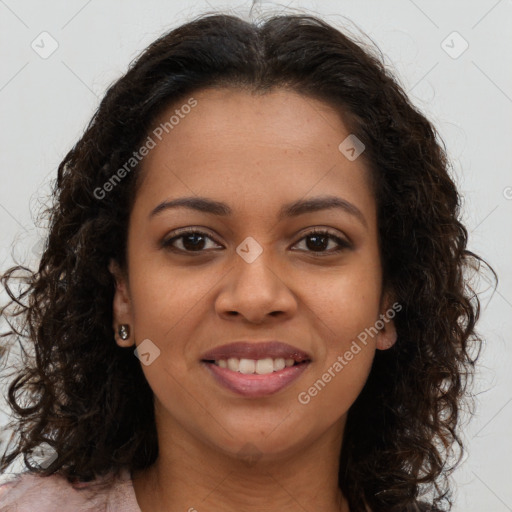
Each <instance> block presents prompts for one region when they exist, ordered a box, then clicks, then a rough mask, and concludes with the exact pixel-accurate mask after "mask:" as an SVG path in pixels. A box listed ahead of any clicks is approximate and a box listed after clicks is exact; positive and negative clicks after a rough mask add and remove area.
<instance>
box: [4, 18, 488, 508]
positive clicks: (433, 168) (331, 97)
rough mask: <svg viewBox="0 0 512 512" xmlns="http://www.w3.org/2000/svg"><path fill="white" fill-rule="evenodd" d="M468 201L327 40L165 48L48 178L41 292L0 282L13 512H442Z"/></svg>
mask: <svg viewBox="0 0 512 512" xmlns="http://www.w3.org/2000/svg"><path fill="white" fill-rule="evenodd" d="M459 205H460V196H459V194H458V191H457V189H456V187H455V185H454V182H453V181H452V179H451V178H450V175H449V162H448V161H447V158H446V155H445V153H444V151H443V148H442V145H441V142H440V141H439V140H438V139H437V137H436V131H435V129H434V127H433V126H432V125H431V123H430V122H429V121H428V120H427V119H426V118H425V117H424V116H423V115H422V114H421V113H419V112H418V111H417V110H416V109H415V108H414V107H413V106H412V105H411V103H410V102H409V100H408V98H407V97H406V95H405V93H404V92H403V90H402V89H401V88H400V87H399V85H397V83H396V81H395V80H394V79H393V77H392V76H390V74H389V73H388V72H387V71H385V69H384V66H383V64H382V63H381V62H380V61H379V60H378V59H377V58H376V57H375V56H373V55H372V53H371V51H370V50H369V49H363V48H362V47H361V46H359V45H358V44H356V43H355V42H353V41H352V40H351V39H349V38H348V37H347V36H345V35H344V34H342V33H340V32H339V31H338V30H337V29H335V28H334V27H331V26H330V25H329V24H327V23H326V22H324V21H322V20H320V19H318V18H315V17H312V16H299V15H291V16H276V17H273V18H271V19H269V20H267V21H266V22H265V23H262V24H250V23H248V22H245V21H243V20H241V19H239V18H237V17H234V16H226V15H208V16H202V17H200V18H198V19H196V20H194V21H192V22H190V23H187V24H185V25H183V26H181V27H179V28H177V29H176V30H173V31H171V32H169V33H168V34H166V35H164V36H163V37H161V38H160V39H158V40H157V41H155V42H154V43H152V44H151V45H150V46H149V47H148V48H147V49H146V50H145V51H144V53H143V54H142V55H141V56H140V57H139V58H138V59H137V61H136V62H135V63H134V64H133V65H132V66H131V67H130V69H129V71H128V72H127V73H126V74H125V76H123V77H122V78H121V79H120V80H118V81H117V82H116V83H115V84H114V85H113V86H112V87H111V88H110V89H109V90H108V92H107V94H106V96H105V98H104V99H103V101H102V102H101V105H100V107H99V109H98V111H97V112H96V114H95V115H94V117H93V119H92V121H91V123H90V124H89V126H88V128H87V131H86V132H85V134H84V135H83V137H82V138H81V139H80V140H79V141H78V143H77V144H76V145H75V147H74V148H73V149H72V150H71V151H70V152H69V153H68V154H67V155H66V157H65V159H64V160H63V162H62V163H61V164H60V166H59V170H58V179H57V184H56V188H55V204H54V205H53V206H52V207H51V209H50V211H49V213H50V219H51V225H50V231H49V236H48V240H47V245H46V247H45V251H44V254H43V256H42V260H41V263H40V266H39V269H38V271H37V272H35V273H33V274H29V278H28V280H27V287H26V288H25V290H24V291H23V292H21V294H19V295H17V294H16V293H15V292H14V291H13V290H12V287H9V283H10V282H11V281H12V280H15V279H17V278H18V277H19V276H18V274H17V272H19V271H20V270H23V268H22V267H15V268H12V269H9V271H7V272H6V273H5V274H4V276H3V283H4V285H5V286H6V288H7V290H8V291H10V295H11V299H12V303H11V304H10V306H11V307H9V308H4V310H3V315H4V316H5V317H6V318H7V317H9V318H10V322H11V326H12V329H11V331H9V333H6V336H14V335H16V334H17V335H18V336H21V337H25V338H27V339H28V340H29V345H28V346H30V343H32V344H33V349H34V350H35V354H36V359H35V361H31V360H30V359H29V358H28V357H27V358H26V361H25V366H24V368H22V370H21V371H18V373H17V374H16V376H15V379H14V380H13V381H12V382H11V384H10V388H9V403H10V405H11V407H12V408H13V411H14V413H15V414H16V415H17V422H16V424H15V427H16V430H15V432H16V434H17V436H16V442H14V443H12V444H14V447H13V448H12V447H11V448H12V449H11V451H7V450H6V452H5V453H4V456H3V459H2V461H1V465H0V471H2V472H4V471H5V470H6V469H7V468H8V467H9V465H10V464H11V463H12V462H13V461H14V460H15V458H16V457H18V456H19V455H23V457H24V460H25V462H26V466H27V471H26V472H24V473H23V474H21V475H16V478H14V479H13V480H12V481H11V482H9V483H7V484H5V485H4V486H3V490H2V491H0V492H1V493H3V494H0V496H1V497H0V511H11V510H16V508H13V507H15V506H18V509H17V510H31V511H35V510H37V511H46V510H55V507H56V506H57V504H58V508H59V510H66V511H67V510H73V511H77V510H78V511H85V510H91V511H92V510H94V511H97V510H111V511H121V510H122V511H123V512H126V511H129V512H140V511H142V512H148V511H160V510H162V511H163V510H173V511H174V510H176V511H177V510H188V511H193V510H197V511H213V510H223V511H231V510H235V509H236V510H245V511H252V510H254V511H256V510H258V511H259V510H267V511H274V510H275V511H277V510H279V511H281V512H282V511H292V510H293V511H295V510H308V511H322V512H334V511H343V512H348V511H350V512H360V511H361V512H363V511H364V512H367V511H371V512H381V511H386V512H396V511H401V512H402V511H418V510H423V511H426V510H429V511H430V510H446V509H447V508H446V507H448V508H449V506H450V504H451V494H450V487H449V481H448V476H449V474H450V472H451V471H452V470H453V468H454V467H455V465H456V464H457V462H458V460H459V458H457V457H455V458H454V455H456V452H457V451H458V452H459V455H460V453H461V450H462V443H461V441H460V439H459V436H458V425H459V422H458V414H459V410H460V407H461V401H462V400H463V399H464V397H465V384H466V377H467V376H468V375H469V374H471V370H472V368H473V365H474V362H475V360H476V355H473V356H472V352H473V351H474V350H476V351H478V348H479V344H480V342H481V340H480V338H479V337H478V336H477V334H476V332H475V324H476V322H477V320H478V316H479V301H478V298H477V296H476V295H475V294H474V293H473V291H472V290H471V288H470V287H469V284H468V282H467V280H466V277H465V274H464V272H465V271H466V270H467V269H468V268H479V264H480V263H481V262H483V260H482V259H481V258H480V257H479V256H477V255H475V254H474V253H472V252H471V251H469V250H467V249H466V244H467V231H466V229H465V227H464V225H463V224H462V223H461V222H460V221H459ZM491 271H492V269H491ZM25 297H27V298H28V303H26V304H25V303H24V302H22V299H23V298H25ZM16 322H18V325H17V326H16ZM22 393H25V394H27V396H30V397H32V400H33V401H34V402H33V403H32V404H30V405H29V404H25V403H22V401H21V396H20V394H22ZM41 446H44V447H45V449H44V450H43V451H42V452H41V451H40V450H41ZM455 448H457V449H458V450H456V449H455ZM37 450H39V451H37ZM35 455H38V457H39V460H35V458H36V457H35ZM452 459H454V460H452Z"/></svg>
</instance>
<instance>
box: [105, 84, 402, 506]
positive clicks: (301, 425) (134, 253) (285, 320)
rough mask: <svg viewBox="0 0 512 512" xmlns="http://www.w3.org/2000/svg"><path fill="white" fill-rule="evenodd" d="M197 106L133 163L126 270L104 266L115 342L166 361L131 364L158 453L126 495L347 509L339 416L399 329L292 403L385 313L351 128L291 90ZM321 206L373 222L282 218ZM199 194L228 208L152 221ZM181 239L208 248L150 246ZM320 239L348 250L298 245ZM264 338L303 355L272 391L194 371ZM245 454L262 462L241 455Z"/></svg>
mask: <svg viewBox="0 0 512 512" xmlns="http://www.w3.org/2000/svg"><path fill="white" fill-rule="evenodd" d="M193 97H194V98H195V99H196V100H197V102H198V103H197V106H196V107H195V108H193V109H192V110H191V112H190V113H189V114H188V115H186V116H184V118H183V119H180V122H179V124H177V125H176V126H174V128H173V130H172V131H170V133H169V134H167V135H166V136H165V137H164V138H163V139H162V141H161V142H159V143H158V144H157V146H156V147H155V148H154V149H152V150H151V151H150V153H149V154H148V155H147V156H146V157H145V158H144V160H143V162H142V166H143V167H142V171H141V172H142V173H143V174H142V176H143V180H142V183H141V186H140V188H139V190H138V192H137V195H136V199H135V203H134V206H133V210H132V212H131V216H130V221H129V230H128V248H127V251H128V253H127V255H128V264H127V269H126V273H125V272H123V271H121V269H119V267H118V266H117V265H116V263H115V262H114V261H112V262H111V265H110V269H111V271H112V273H113V274H114V276H115V277H116V283H117V288H116V293H115V298H114V303H113V311H114V324H113V326H114V329H115V332H116V340H117V343H118V344H119V345H120V346H124V347H129V346H133V345H134V344H135V345H137V346H138V345H139V344H140V343H141V342H142V341H143V340H145V339H147V338H148V339H150V340H151V342H152V343H154V345H156V346H157V347H158V349H159V350H160V355H159V357H157V358H156V359H155V360H154V361H153V362H152V363H151V364H149V365H148V366H146V365H142V369H143V371H144V374H145V376H146V378H147V380H148V382H149V385H150V386H151V388H152V390H153V393H154V397H155V416H156V422H157V432H158V441H159V457H158V459H157V461H156V462H155V464H154V465H153V466H152V467H151V468H148V469H146V470H144V471H139V472H136V473H134V474H133V475H132V477H133V483H134V489H135V494H136V497H137V501H138V503H139V506H140V508H141V510H142V511H143V512H150V511H173V512H174V511H176V512H178V511H190V512H192V511H193V510H197V511H198V512H206V511H211V512H213V511H218V510H223V511H225V512H232V511H235V510H236V511H237V512H239V511H240V510H244V511H245V512H252V511H254V512H256V511H258V512H259V511H262V510H265V511H268V512H272V511H276V512H277V511H279V512H291V511H294V512H296V511H297V510H305V511H311V512H312V511H323V512H334V511H340V510H341V511H343V512H347V511H348V510H349V509H348V505H347V502H346V500H345V498H344V496H343V495H342V493H341V491H340V490H339V488H338V485H337V474H338V466H339V453H340V450H341V447H342V436H343V431H344V426H345V421H346V416H347V412H348V410H349V408H350V406H351V405H352V404H353V403H354V401H355V400H356V398H357V396H358V395H359V393H360V391H361V390H362V388H363V386H364V383H365V382H366V380H367V377H368V375H369V372H370V368H371V363H372V360H373V357H374V355H375V350H385V349H387V348H389V347H391V346H392V345H393V344H394V342H395V340H396V331H395V327H394V325H393V321H392V320H390V321H389V322H388V323H386V324H385V326H384V328H383V329H381V330H380V332H379V334H378V335H376V336H374V337H370V338H369V339H368V343H367V345H366V346H364V345H361V347H362V350H361V351H360V352H359V353H358V354H357V355H355V356H354V358H353V359H352V360H351V361H350V362H349V363H348V364H347V365H346V366H345V367H344V368H343V370H342V371H341V372H339V373H337V374H336V376H335V377H334V378H332V380H331V381H330V382H329V383H328V384H327V385H326V386H325V387H324V388H323V389H322V390H321V391H320V392H319V393H318V394H317V395H316V396H314V397H313V398H311V401H310V402H309V403H308V404H306V405H304V404H301V403H299V401H298V398H297V397H298V394H299V393H300V392H303V391H307V390H308V388H310V386H311V385H312V384H313V383H314V382H315V381H316V380H317V379H318V378H320V377H321V375H322V374H323V373H324V372H326V371H327V370H328V368H329V367H332V365H333V363H334V362H335V361H336V360H337V357H338V356H340V355H343V354H344V353H345V352H346V351H347V350H348V349H349V348H350V345H351V343H352V342H353V340H355V339H356V337H357V336H358V334H360V333H361V332H363V331H364V329H365V328H367V327H369V326H373V325H374V324H375V322H376V321H377V320H378V319H379V315H381V314H384V313H385V312H386V310H388V309H389V308H390V306H391V304H392V303H393V300H392V293H391V291H390V290H383V289H382V269H381V262H380V257H379V247H378V238H377V213H376V203H375V198H374V196H373V193H372V191H371V188H370V183H369V180H368V170H367V169H366V167H365V164H364V162H363V159H362V158H357V159H356V160H354V161H349V160H348V159H347V158H346V157H345V156H344V155H343V154H342V153H341V152H340V151H339V150H338V145H339V144H340V142H341V141H343V140H344V139H345V138H346V137H347V136H348V135H349V134H350V131H349V130H348V129H347V127H346V126H345V125H344V123H343V120H342V118H341V116H340V115H339V114H338V113H337V111H336V110H334V109H333V108H332V107H331V106H329V105H327V104H325V103H323V102H320V101H317V100H314V99H312V98H309V97H305V96H302V95H299V94H297V93H295V92H291V91H289V90H284V89H277V90H274V91H273V92H270V93H267V94H265V95H252V94H250V93H248V92H245V91H242V90H236V89H233V88H210V89H203V90H201V91H199V92H197V93H195V94H194V95H193ZM185 101H186V100H185ZM185 101H184V102H183V103H180V104H179V105H173V106H172V107H170V108H168V109H167V110H165V111H164V112H163V113H162V115H161V116H160V118H159V119H157V122H156V123H155V125H157V124H159V123H160V122H161V121H165V120H168V119H169V118H170V116H171V115H172V114H173V113H174V111H175V109H176V108H179V107H180V105H182V104H184V103H185ZM326 194H330V195H336V196H338V197H341V198H343V199H345V200H347V201H349V202H350V203H352V204H353V205H355V206H356V207H357V208H358V209H359V210H360V211H361V213H362V215H363V216H364V219H365V221H366V226H365V225H364V224H363V223H362V222H360V221H359V220H358V219H357V218H356V217H355V216H353V215H350V214H349V213H347V212H345V211H342V210H336V209H330V210H322V211H317V212H314V213H306V214H303V215H301V216H298V217H295V218H289V219H284V220H282V221H278V220H277V213H278V211H279V209H280V207H281V206H282V205H283V204H285V203H288V202H291V201H295V200H298V199H304V198H311V197H316V196H321V195H326ZM194 195H197V196H206V197H208V198H212V199H215V200H217V201H223V202H225V203H227V204H228V205H229V206H230V207H231V208H232V210H233V214H232V215H231V216H229V217H217V216H215V215H212V214H209V213H204V212H197V211H193V210H189V209H185V208H180V209H172V210H165V211H163V212H161V213H160V214H159V215H155V216H154V217H152V218H150V217H149V213H150V212H151V210H152V209H153V208H154V207H155V206H156V205H158V204H159V203H160V202H162V201H164V200H168V199H175V198H177V197H182V196H194ZM183 227H192V228H200V229H201V231H205V232H206V233H207V234H208V236H211V239H208V238H206V239H205V242H204V244H203V245H202V246H201V247H202V249H201V250H202V251H203V253H201V254H200V255H198V253H197V252H192V251H191V250H190V247H191V245H192V243H191V239H190V237H189V238H186V239H183V238H181V239H177V240H176V241H175V242H174V246H175V247H176V248H177V249H182V251H184V250H185V248H188V249H189V252H188V253H185V252H182V253H181V254H179V253H178V252H173V251H172V250H171V249H170V248H162V247H161V246H160V245H159V243H160V242H161V241H162V240H164V239H170V238H172V236H174V234H173V233H174V231H175V230H176V229H178V228H183ZM313 228H329V229H330V231H331V232H333V233H334V234H335V235H336V236H339V237H340V238H342V239H344V240H348V241H349V242H350V243H351V244H352V246H351V248H345V249H343V250H342V251H341V252H338V253H334V252H332V250H333V249H335V248H337V247H338V246H337V243H336V242H335V241H334V240H332V239H330V241H329V245H328V246H322V247H321V248H320V249H318V250H315V246H314V242H315V240H311V238H304V237H305V235H306V234H307V233H308V232H309V231H311V230H312V229H313ZM248 236H250V237H253V238H254V239H255V240H256V241H257V242H258V244H259V245H260V246H261V248H262V249H263V252H262V253H261V254H260V256H259V257H258V258H257V259H256V260H254V261H253V262H252V263H247V262H246V261H245V260H244V259H242V258H241V257H240V256H239V255H238V253H237V252H236V248H237V247H238V246H239V245H240V244H241V242H242V241H243V240H244V239H245V238H246V237H248ZM193 241H194V240H192V242H193ZM308 242H309V243H308ZM183 244H188V245H185V248H184V245H183ZM321 251H323V252H321ZM120 324H129V325H130V328H131V332H130V337H129V339H128V340H121V339H120V338H119V335H118V334H117V329H118V327H119V325H120ZM272 339H277V340H282V341H285V342H287V343H290V344H291V345H295V346H296V347H298V348H300V349H302V350H305V351H306V352H308V353H309V354H311V356H312V363H311V364H310V365H309V367H308V368H307V369H306V371H305V372H304V373H303V374H302V375H301V376H300V377H299V378H298V379H297V380H295V381H294V382H293V383H292V384H291V385H289V386H288V387H287V388H285V389H282V390H281V391H279V392H278V393H275V394H274V395H271V396H267V397H263V398H244V397H242V396H240V395H236V394H234V393H233V392H231V391H229V390H228V389H226V388H224V387H222V386H221V385H219V384H217V383H216V381H215V380H214V379H213V377H212V376H211V375H210V374H209V372H208V371H207V370H206V369H205V368H204V367H203V366H202V365H201V363H200V359H201V355H202V354H203V353H204V352H206V351H207V350H209V349H211V348H214V347H216V346H219V345H222V344H224V343H228V342H231V341H235V340H249V341H253V340H254V341H256V340H272ZM248 443H250V445H251V446H252V447H253V449H254V450H255V451H256V452H257V460H256V461H252V462H251V461H249V460H247V458H244V457H242V456H241V453H242V452H244V449H246V448H244V447H247V446H248Z"/></svg>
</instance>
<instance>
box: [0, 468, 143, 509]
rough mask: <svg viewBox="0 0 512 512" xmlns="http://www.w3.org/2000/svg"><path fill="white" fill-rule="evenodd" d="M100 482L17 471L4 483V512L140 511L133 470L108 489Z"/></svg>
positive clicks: (0, 500) (0, 501)
mask: <svg viewBox="0 0 512 512" xmlns="http://www.w3.org/2000/svg"><path fill="white" fill-rule="evenodd" d="M99 482H100V481H99V480H95V481H93V482H89V483H86V484H71V483H69V482H68V481H67V479H66V478H65V477H64V476H62V475H59V474H53V475H51V476H39V475H37V474H34V473H30V472H25V473H21V474H17V475H14V476H13V477H12V478H10V479H8V480H5V478H4V480H3V481H2V482H1V483H0V512H55V510H59V511H60V512H96V511H97V510H98V509H106V510H110V511H112V512H118V511H119V512H140V509H139V507H138V506H137V501H136V499H135V493H134V491H133V486H132V483H131V479H130V478H129V474H127V473H126V472H124V473H123V476H122V477H121V478H119V479H117V480H115V481H114V484H113V485H112V486H111V487H110V488H108V489H105V488H99V487H98V486H97V485H96V484H97V483H99Z"/></svg>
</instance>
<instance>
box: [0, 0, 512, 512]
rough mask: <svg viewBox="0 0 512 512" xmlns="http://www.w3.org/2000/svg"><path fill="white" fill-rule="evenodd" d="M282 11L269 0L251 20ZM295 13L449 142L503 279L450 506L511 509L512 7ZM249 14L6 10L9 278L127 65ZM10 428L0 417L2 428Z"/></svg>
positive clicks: (1, 40) (150, 7)
mask: <svg viewBox="0 0 512 512" xmlns="http://www.w3.org/2000/svg"><path fill="white" fill-rule="evenodd" d="M284 6H285V4H277V3H274V2H260V3H257V4H256V5H255V7H254V9H253V14H258V13H260V12H264V13H268V12H271V11H272V12H276V11H277V12H279V11H281V10H282V9H283V7H284ZM288 6H289V7H288V11H290V10H294V11H296V12H301V11H306V12H309V13H313V14H319V15H321V16H323V17H324V18H325V19H327V20H328V21H330V22H331V23H334V24H337V25H338V26H339V27H340V28H345V29H347V28H348V29H349V30H350V32H351V33H352V34H355V35H356V36H357V35H358V31H357V28H356V26H358V27H360V28H361V29H362V30H363V31H364V32H365V33H367V34H368V35H369V36H370V37H371V38H372V39H373V40H374V41H375V42H376V43H377V44H378V46H379V47H380V48H381V49H382V51H383V53H384V55H385V56H386V60H387V62H388V64H389V66H390V67H391V68H392V69H394V70H395V73H396V75H397V76H398V77H399V79H400V81H401V83H402V84H403V85H404V87H405V89H406V90H407V91H408V93H409V95H410V96H411V98H412V99H413V101H414V102H415V103H416V105H418V106H419V107H420V109H421V110H422V111H423V112H425V113H426V114H427V115H428V117H429V118H430V119H432V120H433V121H434V123H435V125H436V127H437V128H438V130H439V133H440V134H441V136H442V138H443V139H444V140H445V142H446V145H447V148H448V152H449V155H450V157H451V159H452V162H453V165H454V171H455V174H456V180H457V183H458V185H459V187H460V190H461V191H462V193H463V196H464V198H465V202H464V220H465V222H466V225H467V227H468V231H469V234H470V238H469V248H470V249H472V250H474V251H475V252H477V253H478V254H480V255H482V256H483V257H484V258H485V259H487V260H488V261H489V262H490V263H491V264H492V265H493V266H494V268H495V269H496V271H497V272H498V274H499V278H500V283H499V286H498V289H497V292H496V293H494V294H491V291H490V290H487V291H485V290H484V288H485V287H487V288H489V286H488V285H486V283H485V282H484V283H483V286H481V289H482V295H481V300H482V317H481V320H480V323H479V332H480V333H481V334H482V335H483V336H484V337H485V338H486V345H485V349H484V351H483V354H482V357H481V360H480V366H479V369H480V371H479V374H478V377H477V379H476V387H475V393H476V394H477V396H476V401H477V406H478V409H477V411H478V412H477V415H476V416H475V417H474V418H473V420H472V421H471V422H470V423H469V425H468V426H467V427H466V428H465V429H464V439H465V441H466V443H467V449H468V455H467V456H466V458H465V461H464V464H463V465H462V466H461V467H460V468H459V469H458V470H457V472H456V473H455V475H454V479H455V482H456V489H457V500H456V506H455V507H454V510H455V511H456V512H481V511H486V512H488V511H492V512H506V511H512V486H511V485H510V484H511V483H512V464H511V462H510V461H511V460H512V436H511V426H512V404H511V402H512V373H511V372H510V371H509V369H510V368H511V367H512V349H511V341H510V332H511V331H512V276H511V270H510V268H511V262H512V244H511V235H512V232H511V222H510V219H511V218H512V170H511V161H512V158H511V157H512V150H511V147H512V142H511V141H512V123H511V121H510V120H511V118H512V117H511V115H512V68H511V66H510V55H511V53H512V52H511V50H512V1H511V0H499V1H497V0H485V1H484V0H482V1H476V0H473V1H463V0H458V1H451V2H448V1H447V0H443V1H439V0H437V1H426V0H414V1H413V0H396V1H383V0H380V1H379V0H371V1H370V0H365V1H359V2H357V1H354V0H352V1H323V2H320V1H316V2H315V1H303V2H301V1H292V2H290V3H289V4H288ZM250 7H251V2H216V1H214V0H211V1H210V2H209V3H208V2H200V1H197V2H189V3H187V4H185V6H184V4H183V3H182V2H179V1H177V0H174V1H164V0H149V1H148V0H145V1H144V2H142V1H134V0H130V1H126V0H125V1H120V0H110V1H102V2H100V1H99V0H89V1H87V0H74V1H64V0H61V1H57V0H51V1H47V2H37V1H35V0H30V1H28V0H27V1H23V0H20V1H16V0H0V51H1V52H2V53H1V56H2V65H1V67H0V109H1V110H0V113H1V119H2V132H1V144H2V147H1V151H0V169H1V170H0V172H1V178H2V181H1V187H0V227H1V229H0V236H1V240H2V243H1V249H0V269H1V270H2V271H3V270H5V269H6V268H7V267H8V266H10V264H11V262H12V244H13V242H15V243H17V245H16V247H15V249H14V254H15V255H16V256H17V257H18V258H28V260H29V262H32V264H35V263H34V262H35V259H36V255H37V252H38V247H39V246H38V240H39V239H40V236H41V234H42V232H41V230H36V229H35V227H34V216H35V214H36V213H37V211H38V207H39V204H40V199H39V198H42V199H44V197H45V195H47V194H48V193H49V191H50V181H51V180H52V179H53V178H54V177H55V176H56V169H57V166H58V164H59V162H60V161H61V160H62V158H63V157H64V156H65V154H66V152H67V151H68V150H69V149H70V148H71V147H72V145H73V143H74V142H75V141H76V140H77V139H78V138H79V137H80V135H81V134H82V133H83V130H84V129H85V126H86V124H87V122H88V121H89V119H90V117H91V116H92V114H93V112H94V110H95V109H96V107H97V106H98V103H99V100H100V98H101V97H102V96H103V93H104V92H105V90H106V87H107V86H108V85H110V84H111V83H112V82H113V81H114V80H115V79H117V78H118V77H119V76H120V75H121V74H122V73H123V72H125V71H126V69H127V66H128V64H129V62H130V61H131V60H132V59H133V58H134V57H135V56H136V55H137V54H138V53H139V52H140V51H142V50H143V49H144V47H146V45H148V44H149V43H150V42H152V41H153V40H154V39H155V38H156V37H158V36H159V35H161V34H162V33H163V32H164V31H167V30H169V29H170V28H173V27H175V26H177V25H179V24H181V23H183V22H185V21H187V20H189V19H190V18H191V17H192V16H195V15H197V14H200V13H202V12H204V11H207V10H208V11H210V10H219V9H232V12H233V13H234V14H240V15H243V16H245V17H248V15H249V10H250ZM351 21H352V22H353V23H355V25H356V26H353V25H352V23H351ZM43 31H47V32H48V33H49V34H51V37H52V38H54V39H55V40H56V41H57V43H58V48H57V50H56V51H55V52H54V53H53V54H52V55H50V56H49V57H48V58H45V59H44V58H42V57H41V56H40V55H39V54H38V53H36V51H34V50H33V49H32V47H31V44H32V42H33V41H35V43H34V44H39V46H40V47H42V45H43V43H41V37H48V36H40V34H41V33H42V32H43ZM454 31H456V32H458V34H460V36H462V38H463V39H460V38H459V36H457V35H453V34H452V33H453V32H454ZM448 36H449V37H448ZM447 37H448V39H447ZM464 40H465V41H467V44H468V45H469V46H468V48H467V50H466V51H465V52H464V53H462V54H461V55H459V56H457V58H452V57H451V56H450V55H448V53H446V51H445V50H448V51H451V52H452V54H458V53H460V51H461V50H462V49H463V47H464V46H463V45H464V44H465V43H464ZM443 41H446V42H445V43H444V45H443V46H444V48H443V46H442V42H443ZM449 47H451V49H450V48H449ZM49 48H50V40H49V39H46V40H45V49H46V50H48V49H49ZM39 51H43V49H42V48H41V50H39ZM3 298H4V296H2V299H3ZM3 407H5V406H3ZM5 419H6V417H5V415H4V416H2V415H0V421H1V422H2V424H4V423H5Z"/></svg>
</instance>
